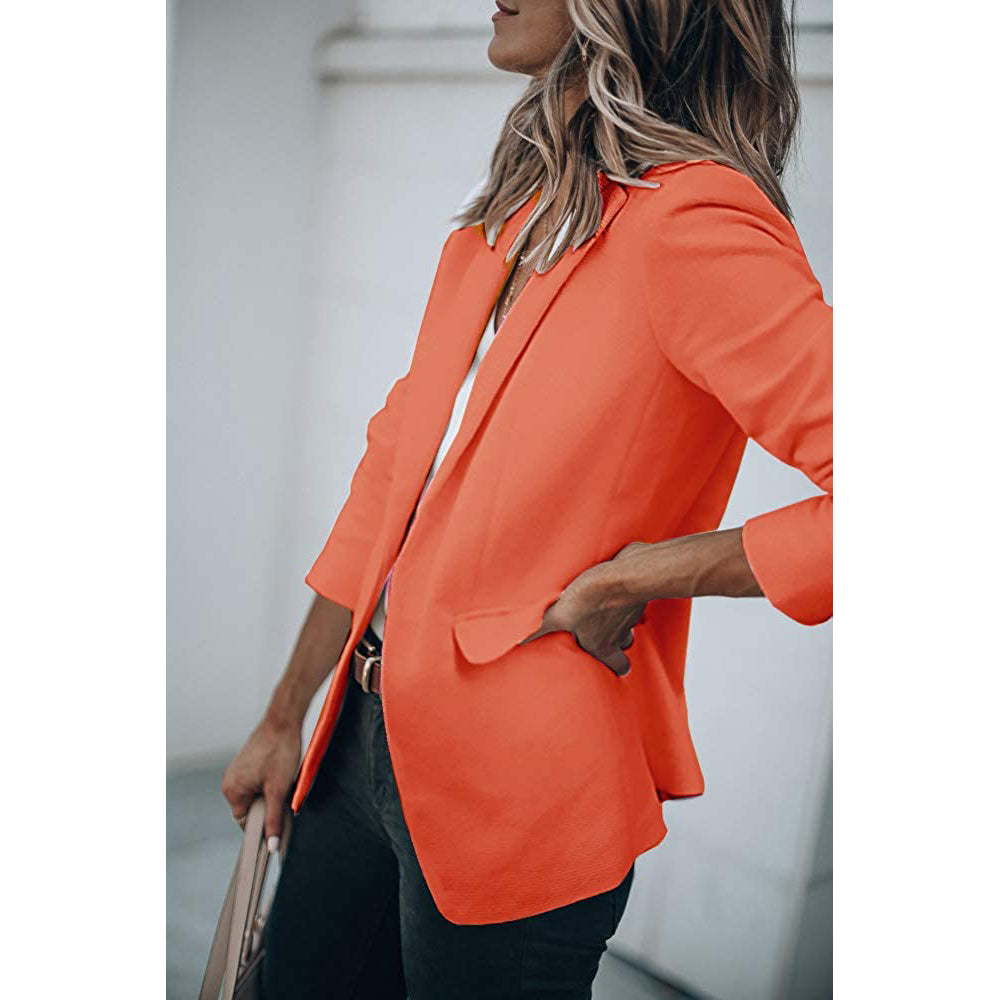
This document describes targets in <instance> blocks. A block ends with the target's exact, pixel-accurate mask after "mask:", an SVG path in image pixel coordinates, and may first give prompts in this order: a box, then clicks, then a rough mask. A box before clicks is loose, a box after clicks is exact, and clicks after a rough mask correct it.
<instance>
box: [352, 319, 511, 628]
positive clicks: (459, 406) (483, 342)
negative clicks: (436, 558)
mask: <svg viewBox="0 0 1000 1000" xmlns="http://www.w3.org/2000/svg"><path fill="white" fill-rule="evenodd" d="M496 311H497V303H494V305H493V312H491V313H490V317H489V319H488V320H487V321H486V326H484V327H483V332H482V333H481V334H480V335H479V346H478V347H477V348H476V356H475V357H474V358H473V359H472V364H471V365H470V366H469V370H468V372H467V373H466V375H465V378H464V379H463V381H462V384H461V385H460V386H459V387H458V392H457V393H456V394H455V402H454V404H453V405H452V408H451V419H450V420H449V421H448V426H447V427H446V428H445V432H444V436H443V437H442V438H441V443H440V444H439V445H438V450H437V454H436V455H435V456H434V461H433V462H432V463H431V471H430V472H429V473H428V474H427V478H426V479H425V480H424V487H423V489H422V490H421V491H420V497H418V498H417V503H418V504H419V503H420V500H421V499H422V498H423V495H424V493H426V492H427V487H428V486H429V485H430V481H431V479H432V478H433V477H434V473H435V472H437V470H438V467H439V466H440V465H441V462H442V460H443V459H444V456H445V454H447V451H448V448H449V447H450V446H451V442H452V441H453V440H454V439H455V435H456V434H457V433H458V428H459V426H460V425H461V423H462V415H463V414H464V413H465V406H466V403H468V401H469V394H470V393H471V392H472V383H473V382H474V381H475V380H476V372H478V371H479V365H480V363H481V362H482V360H483V356H484V355H485V354H486V351H487V348H488V347H489V345H490V343H491V342H492V340H493V338H492V333H493V317H494V316H495V315H496ZM387 590H388V581H386V583H385V584H383V586H382V593H381V594H380V595H379V599H378V604H376V605H375V610H374V612H372V617H371V623H370V624H371V627H372V630H373V631H374V632H375V634H376V635H377V636H378V637H379V638H380V639H381V638H382V635H383V633H384V631H385V596H386V591H387Z"/></svg>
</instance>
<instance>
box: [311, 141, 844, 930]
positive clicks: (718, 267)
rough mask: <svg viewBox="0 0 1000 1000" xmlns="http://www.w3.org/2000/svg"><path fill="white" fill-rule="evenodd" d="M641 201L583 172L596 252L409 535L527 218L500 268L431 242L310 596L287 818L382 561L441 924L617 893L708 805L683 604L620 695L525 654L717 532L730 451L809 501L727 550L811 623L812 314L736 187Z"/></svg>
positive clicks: (787, 237) (823, 427)
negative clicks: (592, 600) (321, 670)
mask: <svg viewBox="0 0 1000 1000" xmlns="http://www.w3.org/2000/svg"><path fill="white" fill-rule="evenodd" d="M643 176H644V177H645V178H646V179H649V180H655V181H657V182H659V186H658V187H656V188H634V187H625V186H622V185H620V184H618V183H616V182H614V181H611V180H609V179H608V178H607V177H606V176H605V175H604V174H603V173H600V174H599V180H600V188H601V192H602V199H603V211H602V216H601V221H600V225H599V228H598V230H597V232H596V234H595V235H594V236H593V237H592V238H591V239H589V240H587V241H586V242H585V243H584V244H582V245H581V246H580V247H579V248H578V249H576V250H575V251H571V252H570V251H567V252H566V253H565V254H564V255H563V257H562V258H561V259H560V260H559V262H558V263H557V264H556V266H555V267H553V268H552V269H551V270H550V271H548V272H547V273H546V274H543V275H539V274H537V273H534V274H532V275H531V277H530V278H529V280H528V282H527V285H526V286H525V288H524V290H523V291H522V292H521V294H520V295H519V297H518V298H517V300H516V302H515V303H514V306H513V307H512V309H511V311H510V312H509V314H508V315H507V317H506V320H505V321H504V325H503V328H502V330H501V332H500V333H499V334H498V335H497V336H496V339H495V340H494V341H493V342H492V343H491V345H490V347H489V350H488V351H487V353H486V355H485V357H484V359H483V361H482V365H481V367H480V369H479V372H478V375H477V378H476V380H475V383H474V386H473V389H472V393H471V396H470V398H469V401H468V405H467V408H466V410H465V413H464V418H463V420H462V422H461V426H460V428H459V431H458V434H457V437H456V438H455V440H454V441H453V443H452V445H451V448H450V450H449V451H448V453H447V455H446V457H445V458H444V461H443V463H442V465H441V466H440V468H439V469H438V471H437V473H436V475H435V476H434V477H433V479H432V480H431V483H430V485H429V487H428V489H427V492H426V493H425V494H424V496H423V499H422V501H421V503H420V505H419V508H418V509H417V511H416V515H415V517H414V519H413V522H412V524H411V525H410V526H409V530H408V531H407V525H408V522H409V521H410V515H411V513H412V512H413V509H414V504H415V502H416V500H417V497H418V496H419V494H420V491H421V488H422V486H423V484H424V479H425V477H426V476H427V473H428V470H429V468H430V464H431V460H432V459H433V457H434V454H435V452H436V450H437V447H438V444H439V442H440V440H441V436H442V434H443V432H444V430H445V427H446V425H447V423H448V419H449V417H450V413H451V406H452V402H453V400H454V398H455V393H456V390H457V389H458V387H459V384H460V383H461V382H462V379H463V378H464V376H465V374H466V372H467V370H468V368H469V365H470V363H471V361H472V357H473V354H474V352H475V348H476V343H477V340H478V338H479V335H480V333H481V332H482V329H483V326H484V324H485V322H486V319H487V317H488V315H489V314H490V312H491V310H492V307H493V304H494V301H495V300H496V298H497V295H498V294H499V292H500V288H501V286H502V284H503V281H504V278H505V277H506V274H507V272H508V268H509V265H508V264H507V263H505V261H504V257H505V255H506V252H507V249H508V248H509V247H510V245H511V243H512V241H513V239H514V236H515V234H516V233H517V232H518V230H519V227H520V226H521V225H522V224H523V222H524V221H525V219H526V218H527V215H528V213H529V211H530V209H531V207H532V204H533V202H534V200H535V199H536V198H537V196H538V194H537V192H536V194H535V196H534V197H533V198H532V199H530V200H529V201H528V202H527V203H525V205H523V206H522V207H521V208H520V209H519V210H518V211H517V212H515V213H514V214H513V215H512V216H511V217H510V218H509V219H508V220H507V222H506V223H505V225H504V226H503V228H502V230H501V232H500V235H499V238H498V239H497V241H496V245H495V246H493V247H491V246H490V245H489V244H488V243H487V241H486V238H485V234H484V229H483V226H482V225H475V226H466V227H464V228H461V229H458V230H455V231H454V232H452V234H451V235H450V236H449V237H448V239H447V241H446V242H445V244H444V248H443V250H442V253H441V259H440V263H439V264H438V268H437V273H436V276H435V278H434V282H433V285H432V287H431V291H430V298H429V301H428V303H427V307H426V311H425V314H424V318H423V321H422V323H421V326H420V332H419V336H418V338H417V342H416V346H415V349H414V352H413V358H412V362H411V365H410V368H409V370H408V371H407V373H406V374H405V375H404V376H403V377H402V378H400V379H398V380H397V381H396V382H395V384H394V385H393V386H392V389H391V390H390V392H389V394H388V398H387V399H386V402H385V405H384V407H383V408H382V409H381V410H379V412H378V413H377V414H375V416H374V417H373V418H372V419H371V421H370V423H369V424H368V435H367V440H368V445H367V449H366V451H365V454H364V457H363V458H362V460H361V462H360V464H359V465H358V468H357V471H356V472H355V474H354V476H353V479H352V483H351V490H350V495H349V497H348V499H347V501H346V503H345V505H344V507H343V509H342V510H341V511H340V514H339V516H338V517H337V519H336V523H335V524H334V526H333V530H332V532H331V534H330V537H329V540H328V541H327V543H326V545H325V547H324V548H323V551H322V553H321V554H320V555H319V557H318V559H317V560H316V563H315V565H314V566H313V567H312V569H311V571H310V572H309V574H308V576H307V577H306V582H307V583H308V584H309V585H310V586H311V587H312V588H314V589H315V590H316V591H317V592H318V593H319V594H322V595H323V596H324V597H327V598H329V599H330V600H332V601H336V602H337V603H338V604H342V605H344V606H346V607H348V608H350V609H351V610H352V612H353V618H352V625H351V630H350V634H349V635H348V638H347V644H346V645H345V647H344V651H343V653H342V654H341V656H340V658H339V659H338V661H337V664H336V666H335V669H334V673H333V679H332V682H331V685H330V688H329V692H328V694H327V697H326V702H325V704H324V706H323V709H322V713H321V715H320V718H319V722H318V724H317V726H316V730H315V732H314V734H313V736H312V740H311V741H310V744H309V747H308V750H307V752H306V754H305V757H304V760H303V763H302V767H301V770H300V773H299V777H298V780H297V783H296V787H295V791H294V796H293V801H292V808H293V809H294V810H296V811H298V809H299V808H300V807H301V805H302V801H303V799H304V797H305V796H306V794H307V792H308V789H309V786H310V783H311V782H312V780H313V778H314V776H315V774H316V770H317V767H318V764H319V761H320V759H321V757H322V755H323V753H324V751H325V750H326V747H327V745H328V743H329V741H330V738H331V735H332V733H333V730H334V725H335V721H336V718H337V713H338V711H339V708H340V705H341V702H342V699H343V696H344V691H345V687H346V685H347V683H348V676H349V672H348V660H349V658H350V655H351V651H352V649H353V647H354V645H355V644H356V643H357V641H358V639H359V638H360V635H361V633H362V632H363V631H364V628H365V625H366V623H367V622H368V620H369V617H370V616H371V614H372V611H373V610H374V606H375V603H376V600H377V599H378V596H379V592H380V587H381V584H382V581H383V580H384V579H385V576H386V573H387V572H388V570H389V568H390V566H391V565H392V563H393V562H394V561H395V570H394V571H393V577H392V586H391V588H390V590H389V604H388V608H387V614H386V629H385V645H384V650H383V660H384V663H385V669H384V673H383V685H384V688H383V707H384V713H385V723H386V731H387V734H388V740H389V748H390V752H391V755H392V762H393V768H394V771H395V775H396V779H397V783H398V786H399V793H400V798H401V801H402V806H403V812H404V815H405V817H406V822H407V825H408V827H409V830H410V834H411V836H412V839H413V844H414V847H415V849H416V853H417V857H418V859H419V861H420V865H421V869H422V870H423V873H424V876H425V878H426V880H427V883H428V885H429V887H430V890H431V893H432V894H433V897H434V900H435V902H436V903H437V905H438V907H439V909H440V910H441V913H442V914H443V915H444V916H445V917H446V918H448V919H449V920H451V921H453V922H455V923H464V924H484V923H494V922H498V921H504V920H512V919H516V918H519V917H524V916H528V915H531V914H535V913H539V912H542V911H545V910H549V909H552V908H554V907H558V906H562V905H564V904H568V903H571V902H573V901H575V900H578V899H581V898H583V897H586V896H589V895H592V894H594V893H598V892H601V891H604V890H606V889H609V888H611V887H612V886H614V885H616V884H617V883H618V882H619V881H620V880H621V879H622V878H623V877H624V875H625V873H626V872H627V870H628V868H629V866H630V865H631V864H632V862H633V860H634V859H635V858H636V856H637V855H638V854H640V853H642V852H643V851H646V850H648V849H649V848H651V847H653V846H654V845H655V844H657V843H659V841H660V840H661V839H662V838H663V836H664V835H665V833H666V827H665V826H664V822H663V817H662V805H661V803H662V802H663V801H664V800H666V799H671V798H678V797H681V796H691V795H698V794H700V793H701V792H702V791H703V790H704V781H703V779H702V773H701V769H700V767H699V764H698V760H697V757H696V755H695V751H694V747H693V745H692V741H691V736H690V734H689V731H688V722H687V709H686V706H685V700H684V659H685V650H686V645H687V632H688V621H689V614H690V607H691V602H690V600H661V601H655V602H653V603H651V604H650V605H649V606H648V608H647V611H646V618H645V621H644V623H643V624H641V625H640V626H638V627H637V628H636V631H635V641H634V643H633V645H632V647H631V648H630V650H629V658H630V660H631V664H632V669H631V671H630V672H629V673H628V674H627V675H626V676H625V677H617V676H616V675H615V674H614V673H612V671H611V670H609V669H608V668H607V667H606V666H604V665H603V664H602V663H600V662H599V661H598V660H596V659H595V658H593V657H591V656H590V654H588V653H586V652H585V651H584V650H583V649H582V648H581V647H580V646H578V645H577V643H576V641H575V639H574V638H573V636H572V635H571V634H570V633H568V632H554V633H550V634H548V635H545V636H543V637H541V638H539V639H536V640H535V641H533V642H531V643H529V644H527V645H525V646H520V645H519V643H520V641H521V640H522V639H524V638H525V637H526V636H528V635H529V634H531V633H532V632H534V631H535V629H536V628H538V626H539V624H540V622H541V619H542V614H543V612H544V611H545V609H546V608H547V607H548V606H549V605H550V604H551V603H552V602H553V601H555V600H556V598H557V597H558V596H559V594H560V592H561V591H562V589H563V588H564V587H565V586H566V585H567V584H568V583H569V582H570V581H571V580H572V579H573V578H574V577H575V576H576V575H577V574H579V573H580V572H582V571H583V570H584V569H586V568H587V567H588V566H591V565H593V564H594V563H597V562H600V561H602V560H606V559H609V558H611V557H612V556H613V555H614V554H615V553H616V552H617V551H618V550H619V549H621V548H622V547H623V546H625V545H626V544H628V543H629V542H632V541H636V540H639V541H647V542H655V541H661V540H663V539H666V538H671V537H676V536H681V535H689V534H693V533H697V532H703V531H712V530H714V529H716V528H717V527H718V525H719V522H720V519H721V517H722V514H723V511H724V510H725V507H726V503H727V501H728V498H729V494H730V490H731V488H732V485H733V480H734V479H735V477H736V472H737V469H738V467H739V465H740V461H741V458H742V456H743V452H744V448H745V445H746V441H747V436H748V435H749V436H751V437H753V438H754V439H755V440H756V441H758V442H759V443H760V444H761V445H762V446H763V447H764V448H766V449H767V450H768V451H769V452H770V453H771V454H773V455H775V456H777V457H778V458H779V459H781V460H782V461H784V462H786V463H788V464H790V465H793V466H795V467H797V468H799V469H801V470H802V471H803V472H804V473H805V474H806V475H807V476H808V477H809V478H810V479H811V480H812V481H813V482H814V483H815V484H816V485H817V486H818V487H820V488H821V489H822V490H823V491H824V493H823V494H822V495H818V496H813V497H810V498H809V499H805V500H803V501H801V502H800V503H795V504H791V505H790V506H787V507H783V508H781V509H779V510H773V511H770V512H767V513H763V514H761V515H760V516H758V517H754V518H752V519H751V520H749V521H747V523H746V524H745V525H744V527H743V541H744V545H745V548H746V552H747V557H748V559H749V562H750V564H751V567H752V569H753V571H754V574H755V575H756V577H757V580H758V581H759V583H760V586H761V588H762V589H763V591H764V593H765V595H766V597H767V598H768V599H769V600H770V602H771V603H772V604H773V605H774V606H775V607H776V608H777V609H778V610H779V611H780V612H783V613H784V614H785V615H788V616H789V617H791V618H793V619H795V620H796V621H798V622H801V623H803V624H806V625H809V624H814V623H819V622H822V621H825V620H826V619H827V618H829V617H830V615H831V614H832V565H831V564H832V552H831V550H832V524H831V521H832V493H831V491H832V484H833V460H832V399H831V396H832V393H831V388H832V386H831V383H832V366H831V360H832V359H831V353H832V350H831V348H832V345H831V339H832V338H831V324H832V310H831V309H830V307H829V306H827V305H826V303H825V302H824V301H823V296H822V292H821V289H820V286H819V283H818V281H817V280H816V278H815V276H814V275H813V273H812V271H811V269H810V267H809V264H808V262H807V260H806V257H805V254H804V252H803V249H802V246H801V244H800V242H799V239H798V237H797V235H796V233H795V230H794V228H793V227H792V226H791V225H790V224H789V222H788V221H787V220H786V219H785V218H784V217H783V216H782V215H781V214H780V213H779V212H778V211H777V209H775V208H774V206H773V205H772V204H771V202H770V201H769V200H768V199H767V197H766V196H765V195H764V194H763V193H762V192H761V191H760V189H759V188H758V187H757V186H756V185H755V184H754V183H753V181H751V180H750V179H748V178H747V177H746V176H744V175H743V174H741V173H739V172H737V171H736V170H734V169H731V168H729V167H726V166H722V165H720V164H716V163H713V162H710V161H692V162H687V163H675V164H665V165H660V166H657V167H654V168H652V169H650V170H649V171H647V172H646V173H645V174H644V175H643Z"/></svg>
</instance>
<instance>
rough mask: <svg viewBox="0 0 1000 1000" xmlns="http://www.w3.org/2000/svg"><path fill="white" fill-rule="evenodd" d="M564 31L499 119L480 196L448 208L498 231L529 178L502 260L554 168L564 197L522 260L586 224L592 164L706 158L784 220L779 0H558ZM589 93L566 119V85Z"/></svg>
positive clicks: (596, 211) (549, 198) (492, 236)
mask: <svg viewBox="0 0 1000 1000" xmlns="http://www.w3.org/2000/svg"><path fill="white" fill-rule="evenodd" d="M567 7H568V10H569V15H570V19H571V21H572V24H573V31H572V33H571V35H570V37H569V39H568V40H567V42H566V44H565V45H564V46H563V48H562V49H561V50H560V52H559V54H558V55H557V56H556V58H555V59H554V60H553V62H552V65H551V66H550V67H549V69H548V70H547V71H546V73H545V74H543V75H542V76H540V77H537V78H533V79H532V80H531V82H530V83H529V84H528V87H527V89H526V90H525V92H524V94H523V95H522V96H521V97H520V99H519V100H518V101H517V102H516V103H515V104H514V106H513V107H512V108H511V110H510V112H509V113H508V114H507V117H506V119H505V121H504V125H503V129H502V131H501V134H500V139H499V141H498V142H497V145H496V147H495V148H494V150H493V154H492V157H491V159H490V167H489V172H488V175H487V177H486V180H485V182H484V184H483V186H482V188H481V190H480V191H479V193H478V195H477V196H476V197H474V198H472V199H471V200H470V201H469V202H468V204H467V206H465V208H464V210H463V211H460V212H459V214H458V215H456V217H455V221H456V222H458V223H459V224H460V225H463V226H465V225H475V224H479V223H482V224H483V225H484V228H485V233H486V238H487V240H488V241H489V242H490V244H491V245H493V244H494V243H495V240H496V237H497V234H498V233H499V231H500V227H501V226H502V224H503V222H504V220H505V219H507V218H508V217H509V216H510V215H511V214H512V213H513V212H515V211H516V210H517V209H518V208H519V207H520V206H521V205H523V204H524V203H525V201H526V200H527V199H528V198H529V197H530V196H531V195H532V194H533V193H534V192H536V191H538V190H539V189H540V191H541V193H540V197H539V199H538V202H537V204H536V205H535V207H534V209H533V210H532V212H531V214H530V215H529V217H528V219H527V220H526V222H525V225H524V227H523V228H522V230H521V232H520V233H519V234H518V236H517V238H516V239H515V240H514V243H513V245H512V246H511V248H510V251H509V253H508V256H507V259H508V261H510V260H512V259H513V258H514V257H515V256H516V255H517V254H518V253H519V252H520V250H521V248H522V246H524V245H525V243H526V241H527V239H528V237H529V235H530V232H531V228H532V226H533V225H534V224H535V222H536V221H537V219H538V218H539V217H540V216H541V215H542V213H544V212H545V211H546V210H547V209H548V208H549V206H550V205H551V204H552V202H553V199H554V195H555V192H556V191H557V189H558V188H559V186H560V184H561V183H562V182H563V181H564V180H565V181H566V183H567V184H568V198H567V199H566V201H565V203H564V205H563V208H562V211H561V213H560V214H559V216H558V218H556V219H555V220H554V222H553V225H552V227H551V230H550V232H549V233H548V234H547V235H546V237H545V239H543V240H542V241H541V243H540V244H539V245H538V246H537V247H536V248H535V250H534V251H533V252H532V254H531V255H529V256H528V258H527V259H529V260H532V261H533V262H534V264H535V267H536V269H537V270H538V271H540V272H544V271H547V270H548V269H549V268H550V267H551V266H552V265H553V264H554V263H555V262H556V261H557V260H558V259H559V257H560V256H561V255H562V253H563V252H564V251H565V250H566V248H567V247H569V246H572V247H573V248H574V249H575V248H576V247H578V246H579V245H580V244H581V243H583V242H584V241H585V240H587V239H589V238H590V237H591V236H592V235H593V234H594V233H595V231H596V230H597V226H598V224H599V222H600V217H601V192H600V187H599V183H598V177H597V171H598V170H602V171H603V172H604V173H605V175H606V176H607V177H608V178H609V179H611V180H614V181H618V182H619V183H621V184H626V185H632V186H637V187H649V186H655V185H653V184H652V182H649V181H644V180H642V179H641V175H642V174H643V173H645V172H646V171H647V170H648V169H649V168H650V167H652V166H655V165H657V164H661V163H674V162H678V161H682V160H699V159H700V160H714V161H716V162H719V163H724V164H726V165H728V166H730V167H733V168H735V169H737V170H739V171H741V172H742V173H744V174H747V175H748V176H749V177H750V178H751V179H752V180H754V181H755V182H756V183H757V185H758V186H759V187H760V188H761V190H762V191H763V192H764V193H765V194H766V195H767V196H768V197H769V198H770V199H771V201H772V202H773V203H774V204H775V206H776V207H777V208H778V209H779V211H781V212H782V213H783V214H784V215H785V216H786V217H787V218H788V219H791V210H790V208H789V206H788V202H787V200H786V198H785V195H784V193H783V191H782V189H781V183H780V181H781V176H782V173H783V171H784V168H785V163H786V159H787V157H788V153H789V149H790V147H791V145H792V142H793V140H794V138H795V133H796V128H797V126H798V119H799V94H798V90H797V88H796V83H795V52H794V42H793V30H792V23H791V18H792V14H791V11H790V10H789V11H788V12H787V13H786V0H567ZM581 85H582V86H585V87H586V95H587V96H586V97H585V99H584V100H583V102H582V104H581V105H580V107H579V108H578V109H577V111H576V113H575V114H574V115H573V117H572V119H571V120H570V121H569V122H568V123H565V122H564V121H563V117H564V115H563V100H564V94H565V92H566V90H567V88H568V87H574V86H577V87H579V86H581Z"/></svg>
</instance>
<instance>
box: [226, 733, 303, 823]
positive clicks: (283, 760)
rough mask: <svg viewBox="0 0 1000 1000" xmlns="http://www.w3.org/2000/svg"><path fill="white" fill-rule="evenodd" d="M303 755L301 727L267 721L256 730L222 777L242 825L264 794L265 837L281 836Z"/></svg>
mask: <svg viewBox="0 0 1000 1000" xmlns="http://www.w3.org/2000/svg"><path fill="white" fill-rule="evenodd" d="M301 752H302V731H301V729H300V727H299V726H297V725H281V724H278V723H275V722H272V721H271V720H269V719H265V720H264V721H263V722H261V724H260V725H259V726H258V727H257V728H256V729H255V730H254V731H253V733H252V734H251V736H250V739H248V740H247V742H246V744H245V745H244V746H243V749H242V750H240V752H239V753H238V754H237V755H236V756H235V757H234V758H233V760H232V762H231V763H230V765H229V767H227V768H226V773H225V774H224V775H223V776H222V794H223V795H224V796H225V798H226V801H227V802H228V803H229V808H230V809H231V810H232V813H233V819H235V820H236V822H237V823H239V824H240V826H243V824H244V823H245V822H246V814H247V811H248V810H249V808H250V805H251V803H252V802H253V801H254V799H256V798H257V797H258V796H259V795H263V796H264V800H265V803H266V807H267V808H266V815H265V819H264V834H265V836H266V837H267V838H268V839H270V838H271V837H280V836H281V827H282V816H283V813H284V810H285V799H286V798H287V796H288V790H289V788H291V785H292V782H293V781H294V780H295V774H296V771H297V770H298V767H299V757H300V755H301Z"/></svg>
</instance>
